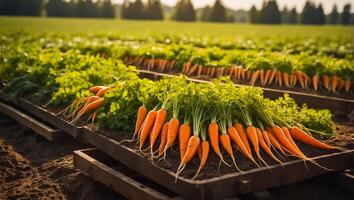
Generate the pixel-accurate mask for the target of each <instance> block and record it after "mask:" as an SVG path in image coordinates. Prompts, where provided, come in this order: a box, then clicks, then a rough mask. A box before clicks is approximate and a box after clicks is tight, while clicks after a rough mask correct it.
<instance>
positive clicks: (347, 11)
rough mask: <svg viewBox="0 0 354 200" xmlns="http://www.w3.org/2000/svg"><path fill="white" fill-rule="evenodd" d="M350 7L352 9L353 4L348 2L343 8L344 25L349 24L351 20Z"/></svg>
mask: <svg viewBox="0 0 354 200" xmlns="http://www.w3.org/2000/svg"><path fill="white" fill-rule="evenodd" d="M350 9H351V5H350V4H346V5H345V6H344V8H343V12H342V18H341V23H342V24H343V25H348V24H349V23H350V22H351V19H350V18H351V14H350Z"/></svg>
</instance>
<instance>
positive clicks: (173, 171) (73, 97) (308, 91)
mask: <svg viewBox="0 0 354 200" xmlns="http://www.w3.org/2000/svg"><path fill="white" fill-rule="evenodd" d="M352 28H353V27H342V26H300V25H299V26H265V25H249V24H242V25H241V24H209V23H193V24H192V23H177V22H168V21H163V22H152V21H151V22H150V21H121V20H96V19H87V20H82V19H80V20H78V19H60V18H27V17H0V83H1V85H0V89H1V99H2V100H1V101H2V102H6V103H10V104H13V105H17V104H18V102H21V101H24V100H26V101H28V102H30V104H31V105H34V106H37V107H40V108H41V109H42V110H43V111H42V112H50V113H52V117H53V118H55V119H56V120H60V121H62V123H61V125H60V126H62V124H65V126H66V127H71V129H70V130H76V129H78V127H83V131H82V133H81V132H80V134H82V135H79V136H77V133H76V132H75V133H74V131H73V132H70V131H69V132H68V133H69V134H70V135H72V136H73V137H77V138H80V139H82V138H85V137H87V138H91V137H98V138H101V139H102V138H105V140H106V142H107V143H109V145H113V146H116V147H115V148H118V149H119V148H122V149H128V150H127V152H129V154H130V156H131V157H132V160H134V158H136V160H139V159H140V162H143V163H145V165H146V166H148V167H149V169H151V170H150V171H144V170H142V171H138V172H139V173H141V174H142V175H143V176H147V177H148V178H150V179H152V180H153V181H156V182H158V183H159V184H163V183H162V182H163V181H165V183H166V187H168V189H171V190H173V192H176V193H180V192H181V193H183V192H184V190H182V189H181V188H182V187H184V185H183V184H187V183H188V184H197V183H199V182H198V181H201V183H205V182H208V181H210V182H211V183H213V184H219V186H220V185H221V184H222V180H223V179H225V180H227V181H229V182H232V183H235V184H236V182H237V176H241V177H242V176H243V175H244V173H245V172H246V173H247V172H252V171H253V170H255V169H259V170H261V171H262V172H264V173H267V172H268V170H269V169H270V168H275V169H277V168H276V167H278V168H280V167H281V166H284V164H285V165H290V164H289V163H294V162H295V161H302V162H304V163H307V164H309V165H311V167H312V168H313V169H317V170H320V171H321V173H325V172H326V170H328V168H327V167H328V166H327V165H325V164H326V163H317V162H316V161H314V159H316V158H320V157H323V156H334V155H336V154H340V153H347V152H350V151H352V150H353V147H354V146H353V144H354V140H353V134H354V131H353V129H354V127H353V124H352V121H353V120H354V119H353V110H351V109H352V108H354V98H353V86H352V85H353V80H354V57H353V53H354V50H353V43H352V41H353V35H352ZM146 74H148V75H146ZM270 93H271V94H272V95H269V94H270ZM291 95H294V97H296V98H293V96H291ZM302 97H304V99H301V98H302ZM320 101H322V102H324V101H327V102H326V104H323V105H316V103H314V102H320ZM300 102H302V103H305V104H303V105H301V103H300ZM338 102H339V103H338ZM340 103H342V104H340ZM317 104H320V103H317ZM18 105H20V106H19V107H20V108H21V109H25V108H23V107H21V104H18ZM338 105H340V106H338ZM320 108H321V109H320ZM343 108H344V109H343ZM348 109H349V110H348ZM25 110H26V109H25ZM26 112H29V113H30V114H31V111H30V110H27V111H26ZM33 114H34V115H37V114H38V113H37V112H33ZM37 117H38V118H40V119H41V120H43V121H46V120H48V119H46V118H43V117H40V116H37ZM46 122H49V121H46ZM49 123H51V124H52V125H54V126H56V124H53V123H52V122H49ZM58 126H59V125H58ZM60 126H59V127H58V128H60ZM80 131H81V129H80ZM92 133H94V134H92ZM107 138H108V139H107ZM87 140H88V141H87V142H88V143H91V144H92V145H94V146H95V145H96V144H97V147H98V148H103V149H101V150H102V151H104V152H105V153H108V154H109V153H110V152H109V149H105V146H99V145H102V144H100V143H95V140H94V139H92V138H91V140H90V139H87ZM172 146H173V150H171V149H172ZM121 153H124V152H123V151H122V152H121ZM114 158H115V159H117V158H116V157H114ZM141 160H143V161H141ZM118 161H119V162H123V164H125V163H124V155H122V158H118ZM132 163H133V162H128V163H126V164H127V166H128V167H132V168H133V169H134V170H141V168H139V167H136V166H135V165H134V164H132ZM327 164H328V163H327ZM329 165H330V166H333V163H332V164H331V163H329ZM339 166H342V165H338V166H335V167H339ZM134 167H136V168H134ZM161 169H162V170H161ZM286 169H287V167H285V168H284V170H286ZM154 170H155V171H154ZM298 170H299V171H301V172H302V173H305V171H306V170H308V169H307V167H306V166H303V165H301V167H298ZM338 170H340V168H338ZM161 171H164V172H168V173H166V179H164V180H163V181H162V180H161V179H159V178H158V177H154V176H153V174H154V172H155V173H157V172H158V173H161ZM308 173H310V171H309V170H308ZM318 175H319V174H318ZM274 176H276V175H274ZM311 176H312V175H311ZM297 178H299V177H297ZM299 180H302V179H299ZM195 181H196V182H195ZM203 181H204V182H203ZM235 181H236V182H235ZM188 184H187V185H188ZM174 185H176V187H175V188H174V187H173V186H174ZM53 187H54V186H53ZM201 187H207V186H204V185H202V186H201ZM192 188H193V190H194V189H195V191H197V192H200V191H199V190H198V189H196V188H195V187H192ZM203 189H205V188H203ZM203 189H201V190H203ZM213 189H214V188H213ZM213 189H212V192H214V194H216V192H215V191H214V190H213ZM191 190H192V189H191ZM225 190H226V191H228V192H229V193H230V194H231V193H232V192H235V191H233V190H231V187H226V188H225ZM202 192H203V191H202ZM232 194H233V193H232ZM183 195H189V194H187V193H183ZM201 195H205V194H204V193H202V194H201ZM220 197H221V196H220Z"/></svg>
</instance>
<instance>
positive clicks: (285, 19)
mask: <svg viewBox="0 0 354 200" xmlns="http://www.w3.org/2000/svg"><path fill="white" fill-rule="evenodd" d="M289 15H290V12H289V11H288V8H287V7H286V6H285V7H284V8H283V10H282V11H281V19H282V23H284V24H288V23H289Z"/></svg>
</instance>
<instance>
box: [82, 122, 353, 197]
mask: <svg viewBox="0 0 354 200" xmlns="http://www.w3.org/2000/svg"><path fill="white" fill-rule="evenodd" d="M83 138H84V140H86V141H87V142H88V143H90V144H92V145H94V146H96V147H98V148H99V149H101V150H102V151H103V152H105V153H107V154H108V155H109V156H111V157H112V158H114V159H116V160H118V161H119V162H121V163H124V164H125V165H126V166H128V167H130V168H132V169H133V170H135V171H137V172H139V173H141V174H144V176H146V177H147V178H149V179H151V180H153V181H155V182H156V183H158V184H160V185H163V186H165V187H166V188H168V189H170V190H171V191H174V192H176V193H177V194H180V195H181V196H184V197H186V198H188V199H215V198H223V197H230V196H236V195H238V194H245V193H250V192H254V191H259V190H264V189H267V188H272V187H275V186H279V185H285V184H289V183H294V182H297V181H301V180H304V179H307V178H310V177H314V176H317V175H320V174H325V173H329V172H330V171H328V170H325V169H323V168H321V167H319V166H318V165H314V164H312V163H310V162H308V161H306V166H307V169H308V170H306V167H305V165H304V161H302V160H294V161H289V162H286V163H284V166H281V165H272V166H270V169H271V171H270V170H269V168H267V167H262V168H257V169H252V170H249V171H246V172H244V173H234V174H228V175H223V176H221V177H215V178H211V179H206V180H190V179H186V178H179V179H178V181H177V182H175V181H174V178H175V173H174V172H172V171H170V170H166V169H162V168H160V167H158V166H157V165H155V164H154V163H151V162H150V161H148V160H146V159H145V158H143V157H141V156H140V155H138V154H137V153H135V152H134V151H133V150H131V149H129V148H127V147H124V146H122V145H120V144H119V143H118V142H117V141H115V140H113V139H110V138H108V137H106V136H103V135H100V134H98V133H96V132H94V131H91V130H89V129H86V128H85V129H84V131H83ZM312 160H313V161H315V162H317V163H318V164H319V165H322V166H323V167H327V168H329V169H331V170H332V171H339V170H344V169H350V168H353V150H347V151H344V152H336V153H331V154H327V155H323V156H318V157H314V158H312Z"/></svg>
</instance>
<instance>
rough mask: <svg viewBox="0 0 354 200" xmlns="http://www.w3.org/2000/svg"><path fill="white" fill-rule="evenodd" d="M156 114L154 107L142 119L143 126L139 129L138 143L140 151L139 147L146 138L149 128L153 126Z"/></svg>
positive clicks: (141, 146) (140, 147)
mask: <svg viewBox="0 0 354 200" xmlns="http://www.w3.org/2000/svg"><path fill="white" fill-rule="evenodd" d="M156 115H157V111H156V110H155V109H153V110H151V111H150V112H149V113H148V114H147V116H146V118H145V121H144V126H143V127H142V129H141V133H140V138H139V139H140V140H139V142H140V144H139V150H140V151H141V149H142V148H143V146H144V143H145V140H146V138H147V137H148V136H149V133H150V130H151V128H152V127H153V125H154V123H155V120H156Z"/></svg>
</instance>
